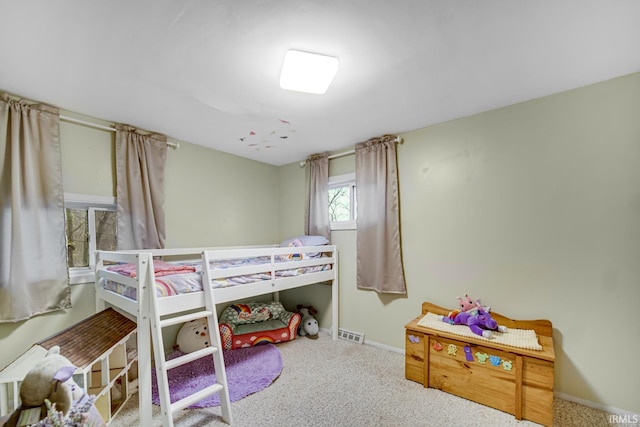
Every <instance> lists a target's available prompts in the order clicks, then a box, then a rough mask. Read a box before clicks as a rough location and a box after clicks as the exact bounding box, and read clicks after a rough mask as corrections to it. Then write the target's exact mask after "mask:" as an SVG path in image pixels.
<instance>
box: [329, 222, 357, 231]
mask: <svg viewBox="0 0 640 427" xmlns="http://www.w3.org/2000/svg"><path fill="white" fill-rule="evenodd" d="M329 228H330V229H331V231H340V230H357V229H358V223H357V222H356V221H331V222H330V223H329Z"/></svg>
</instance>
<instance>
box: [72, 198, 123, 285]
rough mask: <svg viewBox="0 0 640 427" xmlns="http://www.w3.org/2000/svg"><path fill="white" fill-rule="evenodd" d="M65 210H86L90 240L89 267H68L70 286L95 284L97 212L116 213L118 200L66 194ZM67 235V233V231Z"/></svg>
mask: <svg viewBox="0 0 640 427" xmlns="http://www.w3.org/2000/svg"><path fill="white" fill-rule="evenodd" d="M64 208H65V212H66V209H86V210H87V228H88V234H89V236H88V239H89V254H90V256H89V266H88V267H67V269H68V271H69V284H70V285H78V284H82V283H93V282H95V264H96V262H95V258H94V257H93V253H95V251H96V224H95V212H96V211H113V212H115V211H116V198H115V197H111V196H96V195H90V194H78V193H64ZM65 233H66V231H65Z"/></svg>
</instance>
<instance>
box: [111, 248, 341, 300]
mask: <svg viewBox="0 0 640 427" xmlns="http://www.w3.org/2000/svg"><path fill="white" fill-rule="evenodd" d="M289 260H290V259H287V260H286V261H289ZM283 261H285V260H283ZM270 262H271V258H270V257H268V256H262V257H249V258H238V259H230V260H217V261H211V263H210V267H209V268H210V269H211V270H222V269H229V268H234V267H242V266H248V265H266V264H270ZM153 266H154V274H155V288H156V295H157V296H158V297H167V296H173V295H179V294H186V293H191V292H200V291H202V263H201V261H193V262H181V263H167V262H164V261H161V260H154V265H153ZM107 270H110V271H113V272H115V273H118V274H122V275H124V276H129V277H135V275H136V266H135V264H116V265H111V266H109V267H107ZM327 270H331V264H321V265H314V266H307V267H299V268H292V269H286V270H276V271H275V276H276V278H280V277H294V276H299V275H303V274H309V273H316V272H320V271H327ZM270 279H271V272H263V273H255V274H249V275H240V276H231V277H224V278H219V279H213V280H212V285H213V287H214V288H224V287H229V286H236V285H242V284H246V283H254V282H259V281H266V280H270ZM102 282H103V283H102V286H103V287H104V288H105V289H107V290H109V291H111V292H115V293H117V294H120V295H123V296H125V297H127V298H130V299H133V300H136V299H137V289H136V288H134V287H131V286H127V285H124V284H122V283H118V282H115V281H112V280H102Z"/></svg>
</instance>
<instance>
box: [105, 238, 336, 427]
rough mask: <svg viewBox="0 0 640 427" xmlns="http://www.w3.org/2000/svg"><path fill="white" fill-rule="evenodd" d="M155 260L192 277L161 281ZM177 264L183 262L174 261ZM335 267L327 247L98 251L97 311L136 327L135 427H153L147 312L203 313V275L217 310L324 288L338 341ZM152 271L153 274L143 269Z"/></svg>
mask: <svg viewBox="0 0 640 427" xmlns="http://www.w3.org/2000/svg"><path fill="white" fill-rule="evenodd" d="M159 258H161V259H162V260H163V261H165V262H167V263H168V264H170V265H174V266H187V267H189V269H190V270H194V269H195V271H188V272H187V273H186V276H183V275H181V274H166V273H167V272H166V271H163V269H162V267H160V268H155V263H154V260H158V259H159ZM180 259H181V260H183V262H179V261H176V260H180ZM198 259H199V261H198ZM184 260H186V261H184ZM337 262H338V254H337V249H336V247H335V246H332V245H323V246H305V247H274V246H267V247H256V246H252V247H246V248H189V249H161V250H141V251H97V252H96V281H95V290H96V307H97V309H98V310H102V309H104V308H105V307H106V304H110V305H112V306H114V307H116V308H117V309H118V310H119V311H121V312H124V313H128V314H129V315H130V316H131V317H132V318H133V319H135V320H136V322H137V324H138V356H139V357H138V360H139V368H138V369H139V387H140V391H139V399H140V411H141V412H140V422H141V425H151V406H150V405H149V402H150V401H151V332H150V327H151V326H150V317H151V316H152V315H153V314H154V313H152V312H151V310H153V308H152V307H157V310H158V314H159V315H160V316H165V317H171V316H175V315H178V314H184V313H185V312H188V311H192V310H194V309H199V308H202V307H204V305H205V301H204V292H203V291H202V280H201V278H202V277H203V276H205V274H203V273H204V272H203V269H204V268H207V272H206V273H207V274H206V275H207V276H208V277H209V278H210V279H211V287H212V290H213V292H212V294H213V300H214V303H215V304H216V305H218V304H222V303H228V302H231V301H236V300H240V299H246V298H251V297H255V296H258V295H264V294H269V293H274V298H275V299H276V300H277V296H278V294H277V293H278V292H279V291H284V290H287V289H293V288H298V287H301V286H306V285H310V284H315V283H325V282H329V283H331V285H332V304H331V305H332V322H331V323H332V325H331V334H332V337H333V339H337V337H338V269H337ZM152 263H154V268H153V269H152V268H148V266H149V265H151V264H152ZM156 263H157V261H156ZM116 264H119V265H120V266H123V265H125V266H126V267H127V268H126V269H125V270H124V271H114V270H118V268H117V266H116ZM163 265H166V264H163ZM175 268H177V269H179V268H180V267H175ZM123 273H124V274H123ZM156 273H157V274H158V277H156ZM170 273H171V272H170ZM179 276H182V278H180V277H179ZM185 277H186V278H185ZM180 283H181V284H180ZM152 298H153V299H154V300H155V301H152V300H151V299H152Z"/></svg>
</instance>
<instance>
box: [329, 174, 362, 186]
mask: <svg viewBox="0 0 640 427" xmlns="http://www.w3.org/2000/svg"><path fill="white" fill-rule="evenodd" d="M355 182H356V173H355V172H351V173H345V174H343V175H334V176H330V177H329V188H335V187H342V186H344V184H352V183H353V184H355Z"/></svg>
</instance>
